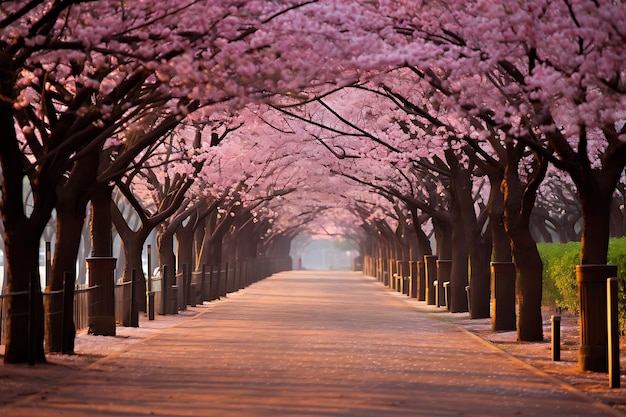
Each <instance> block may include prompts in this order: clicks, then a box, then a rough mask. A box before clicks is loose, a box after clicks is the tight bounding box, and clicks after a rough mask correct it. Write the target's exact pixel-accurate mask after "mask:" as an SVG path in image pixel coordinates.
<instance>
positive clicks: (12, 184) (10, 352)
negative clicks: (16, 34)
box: [0, 83, 57, 363]
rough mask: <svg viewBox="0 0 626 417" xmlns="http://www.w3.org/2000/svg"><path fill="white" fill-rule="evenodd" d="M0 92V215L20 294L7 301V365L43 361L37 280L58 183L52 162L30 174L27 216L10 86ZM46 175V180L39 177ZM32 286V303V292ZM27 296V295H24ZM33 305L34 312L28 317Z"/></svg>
mask: <svg viewBox="0 0 626 417" xmlns="http://www.w3.org/2000/svg"><path fill="white" fill-rule="evenodd" d="M0 90H1V92H2V95H3V97H5V99H3V100H0V132H1V133H2V137H1V138H0V164H1V175H2V193H1V194H2V195H1V197H0V198H1V199H2V200H1V205H0V207H1V210H0V212H1V214H2V223H3V226H4V243H5V248H4V250H5V265H4V267H5V273H6V289H7V293H9V294H12V293H20V294H19V295H14V296H10V297H8V298H7V299H6V304H7V311H9V312H10V314H9V315H8V317H7V332H6V336H5V340H6V344H5V353H4V362H5V363H25V362H29V361H33V362H45V361H46V356H45V353H44V310H43V296H42V294H41V284H40V279H39V241H40V238H41V235H42V233H43V231H44V228H45V226H46V224H47V222H48V220H49V219H50V215H51V213H52V209H53V208H54V203H55V197H56V195H55V184H54V181H55V180H56V178H57V174H56V171H55V170H54V167H51V166H50V165H51V164H53V162H54V161H50V160H48V161H46V162H43V163H41V165H40V166H39V168H40V171H38V173H37V172H35V173H31V174H33V175H35V176H36V177H34V178H32V179H31V184H32V188H33V206H32V211H31V213H30V215H29V216H27V215H26V213H25V212H24V208H25V207H24V206H25V205H24V182H23V181H24V178H25V176H26V173H25V172H24V165H23V158H22V153H21V150H20V148H19V142H18V140H17V137H16V135H15V121H14V119H13V108H12V102H13V101H12V100H11V99H10V97H11V96H12V94H13V90H12V86H11V83H3V84H2V85H0ZM41 173H43V174H44V175H41ZM31 285H32V287H33V288H32V292H31V294H32V296H33V299H32V300H31V301H32V304H29V302H28V299H29V296H28V290H29V286H31ZM22 293H25V294H22ZM29 306H30V312H31V313H32V316H30V315H29V314H28V313H29ZM29 316H30V319H29Z"/></svg>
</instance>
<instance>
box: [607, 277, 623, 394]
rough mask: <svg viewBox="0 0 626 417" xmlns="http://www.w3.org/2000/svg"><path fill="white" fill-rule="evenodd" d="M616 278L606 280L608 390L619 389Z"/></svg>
mask: <svg viewBox="0 0 626 417" xmlns="http://www.w3.org/2000/svg"><path fill="white" fill-rule="evenodd" d="M617 294H618V291H617V278H608V279H607V280H606V307H607V308H606V312H607V323H608V332H609V334H608V342H609V352H608V354H609V388H619V387H620V369H619V368H620V367H619V318H618V315H617V313H618V303H617Z"/></svg>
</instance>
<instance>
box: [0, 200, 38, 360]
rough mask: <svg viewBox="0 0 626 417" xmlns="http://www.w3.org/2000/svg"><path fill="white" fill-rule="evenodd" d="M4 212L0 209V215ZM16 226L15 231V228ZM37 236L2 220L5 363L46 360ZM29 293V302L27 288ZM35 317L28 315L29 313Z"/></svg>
mask: <svg viewBox="0 0 626 417" xmlns="http://www.w3.org/2000/svg"><path fill="white" fill-rule="evenodd" d="M4 215H5V213H4V212H3V216H4ZM16 229H18V230H16ZM39 236H40V234H37V233H28V232H27V230H25V229H20V228H19V227H18V228H15V227H8V225H7V224H6V223H5V251H6V252H5V268H6V269H7V271H6V273H7V293H9V294H16V295H14V296H10V297H8V298H7V299H6V303H7V311H9V312H10V314H9V315H8V316H7V333H6V344H5V353H4V362H5V363H26V362H29V361H34V362H46V356H45V353H44V310H43V296H42V293H41V286H40V279H39V270H38V266H39V262H38V261H39ZM31 282H32V295H33V298H32V299H31V300H30V302H31V303H32V304H29V298H30V297H29V288H30V287H31V285H30V283H31ZM31 313H32V314H34V316H32V317H31V316H30V314H31Z"/></svg>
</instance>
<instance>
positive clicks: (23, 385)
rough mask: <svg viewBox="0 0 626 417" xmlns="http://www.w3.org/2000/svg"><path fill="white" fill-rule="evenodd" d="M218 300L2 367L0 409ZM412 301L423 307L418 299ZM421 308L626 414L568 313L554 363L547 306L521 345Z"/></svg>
mask: <svg viewBox="0 0 626 417" xmlns="http://www.w3.org/2000/svg"><path fill="white" fill-rule="evenodd" d="M219 302H220V301H217V302H212V303H210V304H209V303H205V304H204V305H202V306H197V307H190V308H189V309H188V310H187V311H185V312H181V313H180V314H178V315H174V316H157V320H154V321H148V320H147V318H146V317H140V327H139V328H124V327H118V328H117V335H116V336H115V337H103V336H93V335H88V334H86V333H85V332H80V333H79V334H78V335H77V338H76V354H75V355H57V354H50V355H48V363H47V364H38V365H35V366H28V365H4V364H2V363H0V408H1V407H2V406H4V405H6V404H9V403H12V402H14V401H16V400H19V399H20V398H22V397H24V396H29V395H34V394H37V395H41V396H42V397H45V395H46V391H47V390H48V389H49V388H50V387H51V386H54V385H55V384H59V383H62V381H63V380H66V378H71V377H72V374H74V373H77V372H80V370H81V369H82V368H84V367H87V366H89V365H90V364H93V363H95V362H97V361H98V360H99V359H102V358H104V357H107V356H109V355H115V354H117V353H121V352H123V351H125V350H126V349H128V348H129V347H130V346H131V345H132V344H134V343H137V342H139V341H141V340H144V339H146V338H149V337H150V336H151V335H153V334H156V333H159V332H161V331H163V330H164V329H167V328H169V327H172V326H175V325H177V324H178V323H180V322H182V321H184V320H188V319H190V318H192V317H193V316H195V315H196V314H198V313H200V312H203V311H205V310H206V309H207V308H208V309H210V308H213V307H214V306H215V305H216V304H217V303H219ZM411 302H412V303H415V305H417V304H418V302H415V301H411ZM420 310H424V311H426V312H429V313H430V314H436V315H437V316H439V317H440V318H441V319H442V320H445V321H451V322H454V323H456V324H457V325H459V326H461V327H463V328H465V329H466V330H468V331H470V332H472V333H474V334H476V335H477V336H479V337H480V338H482V339H483V340H485V341H486V342H488V343H491V344H492V345H494V346H496V347H497V348H499V349H501V350H504V351H505V352H508V353H509V354H510V355H512V356H514V357H515V358H518V359H519V360H521V361H523V362H524V363H526V364H528V365H529V366H531V367H533V368H535V369H536V370H537V372H540V373H545V374H548V375H550V376H552V377H554V378H557V379H558V380H560V381H562V382H563V383H564V384H566V385H568V386H571V387H573V389H574V390H577V391H579V392H580V393H582V394H584V395H587V396H590V397H592V398H594V399H595V400H597V401H599V402H603V403H605V404H607V405H610V406H611V407H613V408H614V409H618V410H620V411H622V412H626V388H620V389H610V388H609V387H608V376H607V374H604V373H594V372H580V371H579V370H578V368H577V354H578V343H579V326H578V318H577V317H575V316H573V315H571V314H568V313H567V312H561V313H560V316H561V317H562V318H561V359H562V360H561V361H560V362H553V361H552V360H551V344H550V326H551V324H550V316H551V315H553V314H556V313H555V312H554V311H551V310H550V309H548V308H546V309H544V312H543V318H544V337H545V340H544V341H543V342H534V343H523V342H517V341H516V335H515V332H493V331H491V328H490V326H491V322H490V320H489V319H480V320H469V318H468V316H467V313H459V314H450V313H447V312H443V311H442V310H441V309H437V308H435V307H432V306H423V303H422V306H421V307H420ZM621 342H622V343H621V352H625V351H626V340H625V339H624V338H622V341H621ZM3 354H4V346H0V359H2V355H3ZM621 369H622V377H621V385H622V387H624V386H625V385H626V372H625V371H624V370H626V355H624V354H623V353H622V355H621Z"/></svg>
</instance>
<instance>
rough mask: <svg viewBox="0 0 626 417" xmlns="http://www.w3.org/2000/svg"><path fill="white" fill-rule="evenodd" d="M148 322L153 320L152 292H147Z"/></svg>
mask: <svg viewBox="0 0 626 417" xmlns="http://www.w3.org/2000/svg"><path fill="white" fill-rule="evenodd" d="M148 320H154V291H148Z"/></svg>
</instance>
